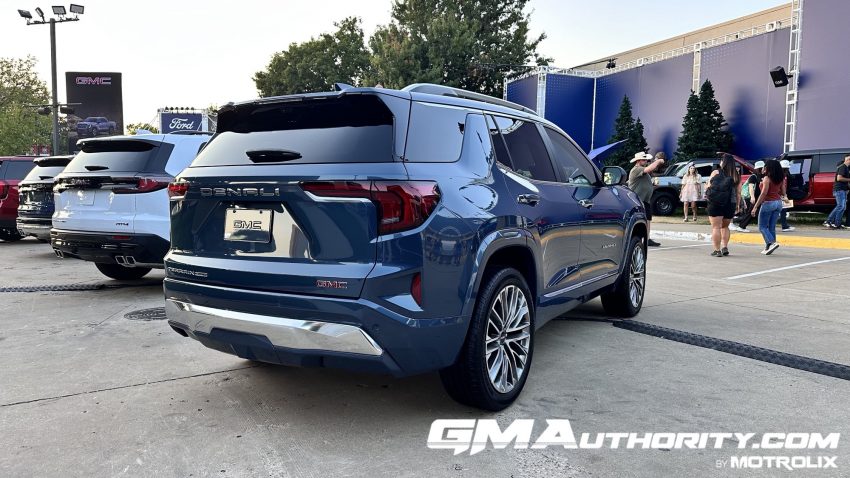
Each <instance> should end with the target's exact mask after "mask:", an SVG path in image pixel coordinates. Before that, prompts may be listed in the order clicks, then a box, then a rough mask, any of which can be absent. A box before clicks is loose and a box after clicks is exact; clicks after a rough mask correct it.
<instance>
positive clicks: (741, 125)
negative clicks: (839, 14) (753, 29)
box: [700, 3, 808, 160]
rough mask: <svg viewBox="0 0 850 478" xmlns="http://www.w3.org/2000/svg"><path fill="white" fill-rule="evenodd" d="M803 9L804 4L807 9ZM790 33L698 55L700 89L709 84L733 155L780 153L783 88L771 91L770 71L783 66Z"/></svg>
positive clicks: (748, 156)
mask: <svg viewBox="0 0 850 478" xmlns="http://www.w3.org/2000/svg"><path fill="white" fill-rule="evenodd" d="M806 6H807V7H808V3H807V4H806ZM790 41H791V29H790V28H782V29H779V30H777V31H775V32H772V33H766V34H764V35H759V36H755V37H752V38H747V39H745V40H740V41H737V42H733V43H727V44H725V45H720V46H717V47H713V48H708V49H705V50H703V51H702V64H701V65H700V84H702V82H704V81H705V80H710V81H711V84H712V85H713V86H714V91H715V95H716V97H717V101H718V102H719V103H720V110H721V111H722V112H723V116H724V118H726V122H727V123H729V130H730V131H731V132H732V134H733V135H734V137H735V143H734V147H733V149H734V152H735V154H737V155H739V156H741V157H743V158H746V159H750V160H756V159H759V158H764V157H768V156H777V155H779V154H780V153H782V142H783V140H784V138H783V128H784V125H785V88H774V87H773V83H771V80H770V73H769V71H770V69H771V68H773V67H776V66H780V65H782V66H785V67H786V68H787V65H788V46H789V43H790Z"/></svg>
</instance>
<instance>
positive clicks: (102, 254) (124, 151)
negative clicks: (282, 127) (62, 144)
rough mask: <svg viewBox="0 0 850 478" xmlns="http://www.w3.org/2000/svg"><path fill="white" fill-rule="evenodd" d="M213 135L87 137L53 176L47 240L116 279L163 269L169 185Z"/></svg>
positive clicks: (62, 254) (65, 254) (59, 252)
mask: <svg viewBox="0 0 850 478" xmlns="http://www.w3.org/2000/svg"><path fill="white" fill-rule="evenodd" d="M208 140H209V134H191V133H190V134H186V133H172V134H165V135H163V134H147V135H135V136H111V137H108V138H98V139H88V140H82V141H80V143H79V146H80V149H81V151H80V153H78V154H77V155H76V156H75V157H74V159H73V160H72V161H71V162H70V163H68V166H67V167H66V168H65V170H64V171H63V172H62V173H61V174H60V175H59V176H57V177H56V184H55V186H54V192H55V193H56V211H55V212H54V214H53V228H52V229H51V231H50V242H51V244H52V246H53V249H54V250H55V252H56V255H57V256H59V257H72V258H77V259H83V260H86V261H90V262H94V263H95V266H96V267H97V268H98V270H100V272H102V273H103V274H104V275H106V276H108V277H111V278H113V279H138V278H140V277H143V276H144V275H145V274H147V273H148V272H150V270H151V269H152V268H160V269H161V268H162V267H163V265H162V260H163V257H164V256H165V253H166V252H167V251H168V239H169V224H168V217H169V212H168V191H167V190H166V188H167V187H168V184H169V182H171V181H172V180H173V179H174V176H175V175H177V173H179V172H180V171H181V170H183V168H185V167H186V166H188V165H189V163H190V162H191V161H192V159H193V158H194V157H195V155H196V154H197V153H198V151H199V150H200V148H201V147H202V146H203V145H204V143H206V142H207V141H208Z"/></svg>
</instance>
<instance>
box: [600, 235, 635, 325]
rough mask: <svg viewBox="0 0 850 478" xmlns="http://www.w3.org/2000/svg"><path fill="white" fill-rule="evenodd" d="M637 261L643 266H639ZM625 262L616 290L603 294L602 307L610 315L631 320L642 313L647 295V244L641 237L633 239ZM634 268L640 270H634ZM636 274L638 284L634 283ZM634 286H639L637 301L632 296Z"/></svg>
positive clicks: (627, 250)
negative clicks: (637, 275)
mask: <svg viewBox="0 0 850 478" xmlns="http://www.w3.org/2000/svg"><path fill="white" fill-rule="evenodd" d="M636 259H637V260H638V261H640V262H641V264H637V263H636V262H635V261H636ZM624 262H625V264H623V272H621V273H620V277H619V278H618V279H617V283H616V284H615V286H614V290H612V291H610V292H606V293H604V294H602V307H603V308H604V309H605V312H606V313H608V314H609V315H613V316H615V317H625V318H631V317H634V316H636V315H637V314H638V312H640V309H641V307H642V306H643V298H644V296H645V295H646V244H645V243H644V242H643V240H642V239H641V238H640V237H632V240H631V242H629V248H628V249H626V257H625V259H624ZM633 266H634V267H635V268H636V269H639V270H637V271H636V270H633ZM635 273H637V274H639V279H640V280H639V281H638V283H633V282H632V279H633V278H635ZM633 286H635V287H638V286H639V287H638V289H639V294H636V295H638V297H637V300H635V298H634V297H633V296H632V287H633Z"/></svg>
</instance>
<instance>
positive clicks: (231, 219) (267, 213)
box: [224, 209, 273, 242]
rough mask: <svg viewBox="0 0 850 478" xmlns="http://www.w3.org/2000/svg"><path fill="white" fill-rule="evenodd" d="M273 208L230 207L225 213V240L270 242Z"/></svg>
mask: <svg viewBox="0 0 850 478" xmlns="http://www.w3.org/2000/svg"><path fill="white" fill-rule="evenodd" d="M272 215H273V211H272V210H271V209H228V210H227V212H226V213H225V215H224V240H225V241H241V242H270V241H271V230H272Z"/></svg>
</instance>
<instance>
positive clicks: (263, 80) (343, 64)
mask: <svg viewBox="0 0 850 478" xmlns="http://www.w3.org/2000/svg"><path fill="white" fill-rule="evenodd" d="M360 23H361V22H360V19H359V18H357V17H348V18H346V19H344V20H342V21H341V22H338V23H334V26H335V27H336V28H337V30H336V31H335V32H333V33H322V34H321V35H319V37H318V38H311V39H310V40H308V41H306V42H303V43H291V44H290V45H289V48H287V49H286V50H284V51H281V52H279V53H275V55H274V56H273V57H272V60H271V62H270V63H269V65H268V66H267V67H266V69H265V70H263V71H258V72H257V73H255V74H254V83H255V84H256V85H257V90H258V91H259V94H260V96H276V95H288V94H293V93H306V92H318V91H331V90H332V89H333V84H334V83H338V82H341V83H350V84H352V85H355V86H359V85H361V84H362V81H363V78H364V77H365V76H366V74H367V73H368V71H369V68H370V54H369V51H368V50H367V49H366V45H365V42H364V36H363V28H362V27H361V26H360Z"/></svg>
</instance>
